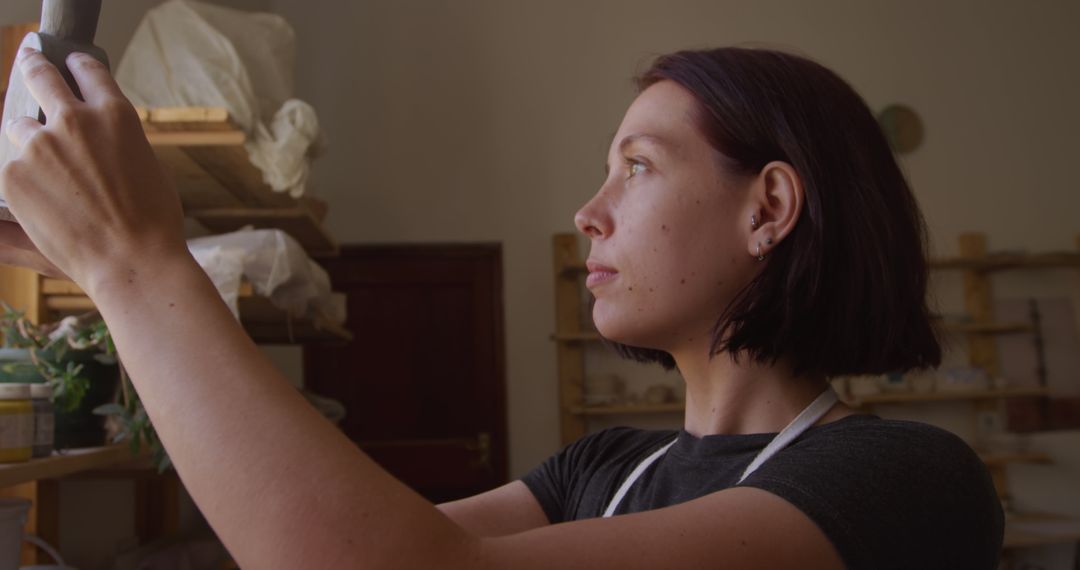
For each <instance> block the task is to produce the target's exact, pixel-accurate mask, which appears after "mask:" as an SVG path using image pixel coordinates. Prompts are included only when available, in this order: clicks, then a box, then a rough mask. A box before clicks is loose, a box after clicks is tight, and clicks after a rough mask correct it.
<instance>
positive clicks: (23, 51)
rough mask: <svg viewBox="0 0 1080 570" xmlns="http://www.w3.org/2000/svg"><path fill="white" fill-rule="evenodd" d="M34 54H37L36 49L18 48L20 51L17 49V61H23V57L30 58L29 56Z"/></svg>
mask: <svg viewBox="0 0 1080 570" xmlns="http://www.w3.org/2000/svg"><path fill="white" fill-rule="evenodd" d="M35 53H38V50H36V49H34V48H32V47H23V48H20V49H19V59H23V58H25V57H29V56H31V55H34V54H35Z"/></svg>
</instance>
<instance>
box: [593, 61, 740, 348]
mask: <svg viewBox="0 0 1080 570" xmlns="http://www.w3.org/2000/svg"><path fill="white" fill-rule="evenodd" d="M696 105H697V103H696V101H695V100H694V98H693V96H692V95H691V94H690V92H689V91H687V90H686V89H684V88H683V87H682V86H680V85H678V84H676V83H674V82H672V81H661V82H659V83H656V84H654V85H652V86H650V87H649V88H648V89H646V90H645V91H643V92H642V93H641V95H639V96H638V98H637V99H636V100H635V101H634V102H633V104H632V105H630V108H629V109H628V110H627V112H626V116H625V117H624V118H623V122H622V125H620V126H619V131H618V133H616V135H615V138H614V140H613V141H612V144H611V149H610V151H609V153H608V159H607V168H608V174H607V179H606V180H605V181H604V184H603V185H602V186H601V187H600V190H599V191H598V192H597V193H596V196H594V197H593V198H592V200H590V201H589V202H588V203H587V204H585V206H584V207H582V208H581V210H580V211H578V213H577V215H576V216H575V218H574V221H575V224H576V225H577V227H578V229H579V230H580V231H581V232H582V233H584V234H585V235H587V236H589V238H591V240H592V249H591V252H590V254H589V260H588V265H589V276H588V279H587V286H588V287H589V289H590V290H591V291H592V293H593V295H594V296H595V298H596V304H595V306H594V308H593V320H594V321H595V323H596V326H597V328H598V329H599V331H600V333H601V334H603V335H604V336H605V337H607V338H608V339H611V340H613V341H616V342H620V343H623V344H628V345H632V346H639V347H646V348H655V349H660V350H665V351H668V352H671V353H676V352H680V351H681V350H682V349H684V348H693V349H698V348H699V347H700V346H701V345H702V344H705V346H707V343H708V342H709V341H710V339H711V330H712V327H713V326H714V325H715V323H716V321H717V318H718V317H719V316H720V314H721V313H722V312H723V310H724V308H725V307H726V306H727V304H728V302H729V301H730V300H731V299H732V297H733V296H734V295H735V294H736V293H737V292H738V291H739V289H741V288H742V287H743V285H745V284H746V283H747V282H748V281H749V280H750V279H751V278H752V277H753V273H754V272H755V271H756V269H757V267H756V261H755V260H754V258H753V256H751V255H748V253H747V243H748V239H749V234H750V230H751V227H750V225H751V221H750V215H751V213H752V212H753V210H752V209H751V203H750V202H749V201H748V199H747V194H748V193H747V192H746V191H745V189H744V187H745V186H746V184H747V182H746V181H747V180H749V179H748V178H746V179H741V178H739V177H737V176H735V175H732V174H730V173H727V172H724V171H723V169H722V166H721V162H720V160H719V158H720V155H719V154H718V153H717V151H716V150H714V149H713V148H712V147H711V146H710V145H709V143H708V141H707V140H706V139H705V136H704V135H703V134H702V133H701V132H700V131H699V129H698V128H697V127H696V126H695V119H694V117H695V113H696V110H697V107H696Z"/></svg>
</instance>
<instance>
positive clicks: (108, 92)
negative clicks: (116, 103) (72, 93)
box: [67, 52, 126, 105]
mask: <svg viewBox="0 0 1080 570" xmlns="http://www.w3.org/2000/svg"><path fill="white" fill-rule="evenodd" d="M67 67H68V70H69V71H71V76H72V77H74V78H75V83H77V84H78V85H79V91H82V96H83V99H84V100H85V101H86V102H87V103H90V104H91V105H100V104H103V103H106V102H108V101H110V100H116V99H120V100H124V101H126V98H125V97H124V93H123V92H122V91H120V86H119V85H117V84H116V80H114V79H113V77H112V75H110V74H109V68H107V67H105V64H103V63H101V62H100V61H98V60H97V59H95V58H94V56H92V55H89V54H85V53H81V52H74V53H72V54H71V55H69V56H68V58H67Z"/></svg>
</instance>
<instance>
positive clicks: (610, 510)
mask: <svg viewBox="0 0 1080 570" xmlns="http://www.w3.org/2000/svg"><path fill="white" fill-rule="evenodd" d="M837 400H839V398H838V397H837V395H836V391H835V390H833V389H832V386H829V387H828V388H825V391H824V392H822V393H821V395H819V396H818V397H817V398H816V399H815V400H814V401H813V402H811V403H810V405H809V406H807V407H806V409H804V410H803V411H802V412H800V413H799V415H798V416H795V419H793V420H791V423H789V424H788V425H787V426H786V427H785V428H784V429H783V430H782V431H781V432H780V433H778V434H777V435H776V437H774V438H773V440H772V441H771V442H769V445H767V446H765V449H762V450H761V452H760V453H758V454H757V457H755V458H754V460H753V461H751V462H750V465H748V466H747V467H746V470H744V471H743V474H742V476H741V477H739V480H738V482H736V483H735V484H736V485H738V484H739V483H742V482H743V481H744V480H745V479H746V478H747V477H749V476H750V474H751V473H753V472H754V471H757V469H758V467H761V465H762V464H763V463H765V462H766V461H768V460H769V458H771V457H772V456H773V455H776V453H777V452H779V451H780V450H781V449H783V448H784V447H787V445H788V444H789V443H791V442H792V441H793V440H794V439H795V438H797V437H799V436H800V435H802V433H803V432H804V431H806V430H807V429H810V426H812V425H814V424H816V423H817V422H818V420H820V419H821V418H822V417H824V416H825V414H827V413H829V410H831V409H832V407H833V406H834V405H836V402H837ZM678 439H679V438H678V435H676V436H675V439H674V440H672V441H671V442H669V443H668V444H667V445H665V446H664V447H661V448H660V449H657V450H656V451H654V452H653V453H652V454H651V455H649V456H648V457H646V458H645V459H644V460H643V461H642V462H641V463H639V464H638V465H637V467H635V468H634V470H633V471H631V472H630V475H629V476H628V477H627V478H626V480H625V481H623V484H622V486H620V487H619V490H618V491H616V492H615V496H614V497H612V498H611V502H609V503H608V506H607V508H606V509H604V514H603V517H604V518H608V517H610V516H612V515H613V514H615V509H617V508H619V503H621V502H622V500H623V498H625V497H626V493H627V492H629V491H630V487H632V486H634V483H635V482H637V480H638V479H640V478H641V475H642V474H643V473H645V470H646V469H648V468H649V467H650V466H652V464H653V463H656V460H657V459H660V457H661V456H663V455H664V454H665V453H667V450H668V449H670V448H671V446H672V445H675V442H676V441H678Z"/></svg>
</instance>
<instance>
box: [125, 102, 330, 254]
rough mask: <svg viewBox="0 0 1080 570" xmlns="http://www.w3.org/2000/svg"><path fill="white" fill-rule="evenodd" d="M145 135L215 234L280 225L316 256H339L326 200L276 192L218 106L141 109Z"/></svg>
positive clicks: (187, 205)
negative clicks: (327, 217) (328, 221)
mask: <svg viewBox="0 0 1080 570" xmlns="http://www.w3.org/2000/svg"><path fill="white" fill-rule="evenodd" d="M139 117H140V119H142V125H143V130H144V131H145V132H146V138H147V140H149V141H150V144H151V145H152V146H153V147H154V151H155V152H156V153H157V157H158V160H160V161H161V164H162V166H163V167H164V168H165V170H166V172H168V173H169V174H170V175H171V176H172V178H173V180H174V181H175V183H176V188H177V190H178V191H179V193H180V201H181V202H182V203H183V206H184V212H185V213H186V215H187V216H188V217H190V218H194V219H195V220H197V221H199V222H200V223H202V224H203V225H204V226H206V227H207V229H209V230H210V231H212V232H219V233H220V232H230V231H235V230H238V229H240V228H242V227H244V226H246V225H252V226H255V227H256V228H276V229H281V230H284V231H285V232H286V233H288V234H289V235H291V236H293V237H294V238H295V239H296V240H297V241H299V242H300V244H301V245H302V246H303V247H304V249H305V250H307V251H308V253H309V254H311V255H313V256H330V255H336V254H337V253H338V251H339V248H338V244H337V243H336V242H335V241H334V239H333V238H332V237H331V236H330V235H329V234H328V233H327V232H326V230H325V229H324V228H323V226H322V221H323V218H324V217H325V212H326V207H325V204H323V203H321V202H319V201H318V200H314V199H312V198H299V199H297V198H293V197H291V196H289V195H288V194H285V193H281V192H274V191H273V189H271V188H270V186H269V185H267V184H266V183H265V182H263V176H262V172H261V171H260V170H259V169H258V168H256V167H255V166H254V165H253V164H251V161H250V160H249V158H248V153H247V150H246V149H245V147H244V144H245V143H246V142H247V135H246V134H245V133H244V132H243V131H242V130H241V129H240V128H239V127H238V126H237V125H236V124H235V123H233V122H232V121H231V120H230V119H229V115H228V112H227V111H226V110H225V109H223V108H219V107H179V108H156V109H139Z"/></svg>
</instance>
